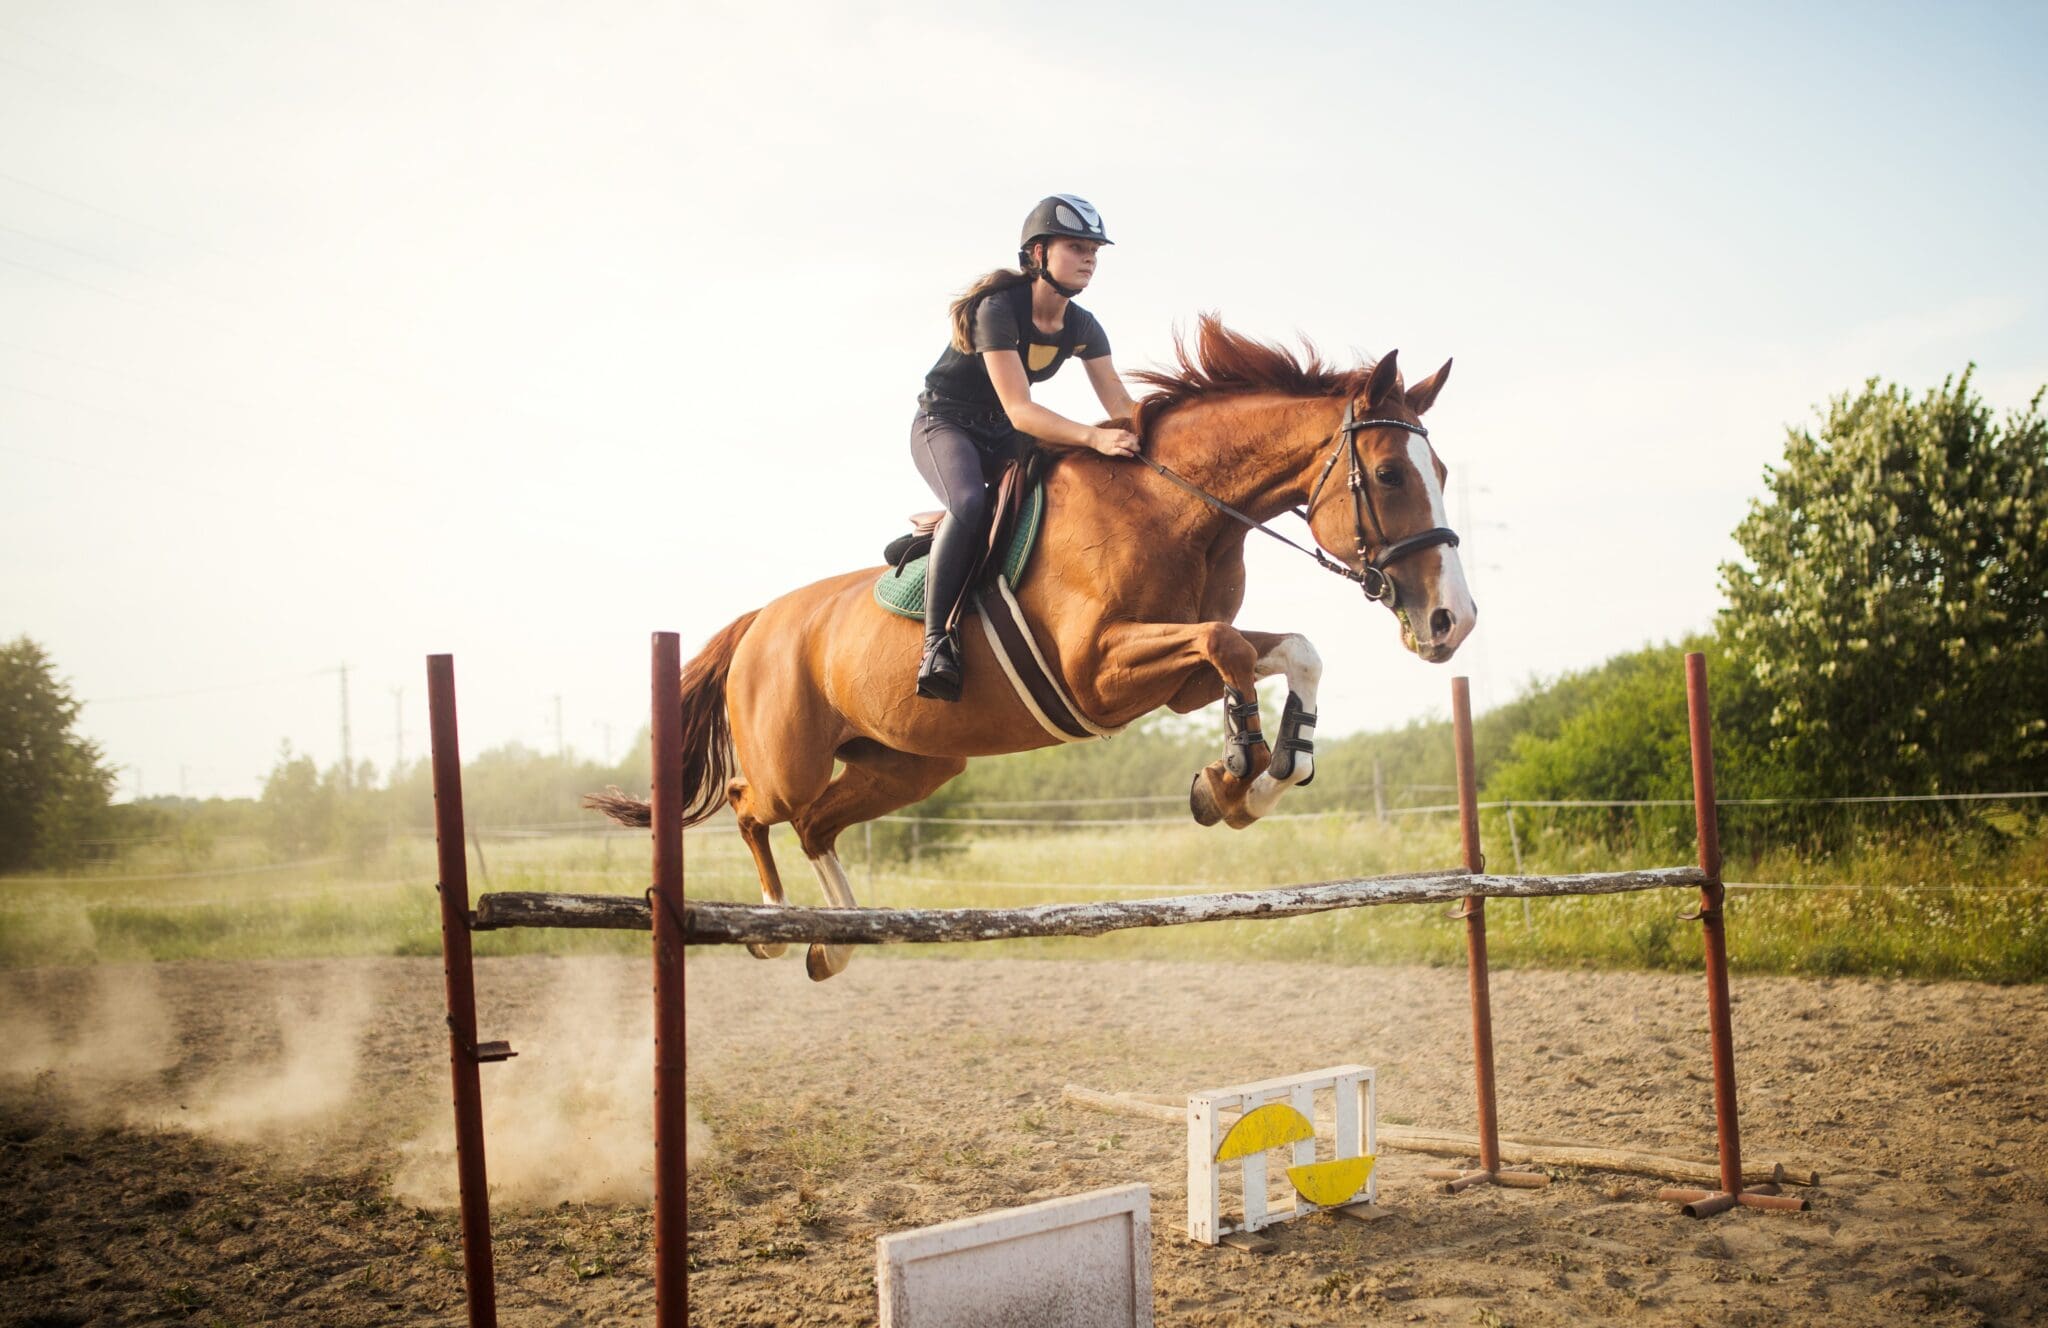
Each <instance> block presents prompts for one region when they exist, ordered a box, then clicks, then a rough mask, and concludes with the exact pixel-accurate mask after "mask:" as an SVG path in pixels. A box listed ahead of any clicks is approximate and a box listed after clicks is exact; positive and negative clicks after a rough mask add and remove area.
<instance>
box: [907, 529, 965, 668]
mask: <svg viewBox="0 0 2048 1328" xmlns="http://www.w3.org/2000/svg"><path fill="white" fill-rule="evenodd" d="M976 535H977V532H976V531H974V530H972V529H970V528H969V527H968V526H967V525H966V523H964V522H960V521H956V520H954V519H953V518H952V517H950V516H949V517H947V518H946V519H945V520H943V521H941V522H939V528H938V530H937V532H935V533H934V534H933V536H932V551H931V558H930V561H928V562H926V564H925V571H924V659H923V660H922V661H920V662H919V664H918V666H917V694H918V695H919V696H923V697H929V698H930V699H932V700H934V701H957V700H959V699H960V680H961V670H960V643H959V642H958V641H957V640H955V639H954V638H953V635H952V633H950V632H948V631H947V630H946V617H947V615H948V614H949V613H951V612H952V609H953V602H954V601H955V600H957V599H958V598H959V597H960V592H961V590H962V589H964V588H965V587H966V584H967V574H968V573H969V572H970V571H972V570H973V567H974V553H975V548H974V542H975V539H976Z"/></svg>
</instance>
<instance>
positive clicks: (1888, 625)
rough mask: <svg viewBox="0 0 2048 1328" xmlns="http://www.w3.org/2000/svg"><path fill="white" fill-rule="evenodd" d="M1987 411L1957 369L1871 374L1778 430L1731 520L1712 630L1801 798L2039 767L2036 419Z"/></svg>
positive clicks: (1985, 778)
mask: <svg viewBox="0 0 2048 1328" xmlns="http://www.w3.org/2000/svg"><path fill="white" fill-rule="evenodd" d="M2041 400H2042V397H2041V394H2038V393H2037V394H2036V395H2035V397H2034V400H2033V401H2032V403H2031V404H2030V405H2029V406H2028V407H2027V409H2026V410H2024V411H2018V412H2014V413H2013V414H2011V415H2010V416H2008V417H2007V418H2006V420H2005V421H2004V422H2003V423H2001V422H1999V421H1997V420H1995V419H1994V418H1993V416H1992V413H1991V412H1990V410H1988V409H1987V408H1986V407H1985V405H1984V404H1983V402H1982V401H1981V400H1980V399H1979V398H1978V397H1977V395H1976V394H1975V392H1974V391H1972V389H1971V386H1970V373H1969V372H1968V371H1965V372H1964V374H1963V375H1962V377H1961V378H1960V379H1949V380H1947V381H1945V382H1943V383H1942V385H1941V387H1940V388H1938V389H1936V390H1934V391H1930V392H1928V393H1926V394H1924V395H1923V396H1920V397H1918V398H1915V397H1913V396H1912V395H1911V394H1909V393H1908V392H1906V391H1905V390H1904V389H1903V388H1899V387H1896V386H1884V385H1881V384H1880V383H1879V382H1878V380H1876V379H1871V380H1870V381H1869V382H1868V383H1867V384H1866V385H1865V386H1864V388H1863V390H1862V391H1861V392H1860V393H1857V394H1855V395H1854V396H1849V395H1843V396H1841V397H1838V398H1836V399H1835V400H1834V401H1833V402H1831V403H1830V404H1829V408H1828V411H1827V414H1826V418H1825V420H1824V421H1823V423H1822V426H1821V429H1820V432H1819V433H1818V434H1817V435H1816V434H1814V433H1810V432H1807V431H1806V430H1803V429H1802V430H1797V431H1794V432H1793V433H1791V434H1790V436H1789V437H1788V439H1787V442H1786V446H1785V458H1784V462H1783V464H1782V465H1779V466H1777V467H1775V468H1772V469H1770V470H1767V471H1766V472H1765V481H1766V483H1767V484H1768V486H1769V490H1770V493H1769V496H1768V497H1767V498H1765V499H1762V500H1759V501H1756V502H1754V503H1752V504H1751V508H1750V513H1749V515H1748V517H1747V518H1745V519H1744V521H1743V522H1742V524H1741V525H1740V526H1739V527H1737V528H1736V531H1735V538H1736V540H1737V542H1738V543H1739V544H1740V545H1741V547H1742V552H1743V557H1744V561H1743V562H1740V563H1729V564H1724V565H1723V567H1722V569H1721V573H1722V584H1723V587H1724V589H1725V591H1726V593H1727V597H1728V607H1727V608H1726V609H1725V610H1724V611H1723V615H1722V619H1721V624H1720V626H1721V635H1722V638H1723V640H1724V641H1725V642H1726V643H1727V646H1728V650H1729V653H1730V656H1731V658H1732V659H1733V660H1734V662H1735V663H1736V665H1737V666H1738V667H1740V668H1742V669H1744V670H1745V671H1747V672H1749V673H1750V674H1751V675H1752V676H1753V677H1754V678H1755V680H1756V682H1757V683H1758V685H1759V686H1760V687H1761V688H1762V689H1763V691H1764V692H1766V693H1767V694H1768V695H1769V696H1770V698H1771V706H1770V708H1769V711H1768V714H1767V716H1766V717H1765V724H1766V726H1767V732H1768V738H1769V741H1770V743H1771V745H1772V747H1773V749H1774V750H1775V751H1776V752H1777V753H1778V754H1779V755H1780V756H1781V757H1782V758H1783V759H1784V761H1785V762H1786V764H1787V765H1788V766H1789V767H1791V768H1792V769H1794V770H1797V771H1798V772H1799V773H1800V774H1801V775H1802V776H1804V777H1805V778H1806V779H1807V780H1808V781H1810V782H1809V784H1808V790H1809V791H1811V792H1815V793H1822V792H1828V793H1843V792H1854V793H1863V792H1900V793H1920V792H1938V791H1954V790H1986V789H1990V788H1992V787H1994V786H1996V787H2009V786H2015V785H2017V786H2022V787H2031V788H2038V787H2040V786H2041V783H2040V781H2041V780H2042V779H2043V778H2048V718H2044V714H2043V712H2044V708H2048V707H2044V699H2048V685H2044V683H2043V679H2048V554H2044V548H2043V543H2044V534H2043V532H2044V530H2048V424H2044V421H2043V419H2042V416H2041Z"/></svg>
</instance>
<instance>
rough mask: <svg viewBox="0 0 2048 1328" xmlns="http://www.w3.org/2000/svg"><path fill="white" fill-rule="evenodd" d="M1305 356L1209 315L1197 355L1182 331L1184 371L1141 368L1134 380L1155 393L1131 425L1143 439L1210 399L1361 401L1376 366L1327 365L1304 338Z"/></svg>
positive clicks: (1176, 342) (1202, 323)
mask: <svg viewBox="0 0 2048 1328" xmlns="http://www.w3.org/2000/svg"><path fill="white" fill-rule="evenodd" d="M1301 350H1302V353H1301V355H1300V356H1299V357H1297V356H1296V355H1295V353H1294V352H1293V351H1291V350H1288V349H1287V348H1286V347H1285V346H1277V345H1274V344H1272V343H1271V342H1266V341H1259V340H1257V339H1256V338H1253V337H1248V336H1245V335H1243V334H1242V333H1238V332H1233V331H1231V330H1230V329H1229V328H1227V327H1225V326H1223V320H1222V319H1221V318H1219V317H1217V316H1216V315H1215V314H1213V313H1210V314H1203V315H1202V316H1201V318H1200V319H1199V320H1198V321H1197V323H1196V325H1195V347H1194V353H1193V354H1192V355H1191V354H1189V351H1188V342H1187V338H1185V337H1183V336H1182V335H1180V333H1178V332H1176V333H1175V334H1174V338H1173V354H1174V358H1175V359H1176V360H1178V361H1179V362H1180V369H1179V372H1171V371H1168V370H1164V369H1139V370H1135V371H1134V372H1132V373H1131V374H1130V377H1131V378H1133V379H1135V380H1137V381H1138V382H1140V383H1143V384H1145V385H1146V386H1147V387H1150V388H1151V389H1153V390H1152V392H1151V393H1150V394H1149V395H1147V396H1146V397H1145V398H1144V400H1142V401H1140V402H1139V403H1138V409H1137V411H1136V412H1135V415H1134V418H1133V419H1132V421H1131V426H1132V430H1133V432H1135V433H1137V434H1138V435H1139V437H1143V436H1144V435H1145V432H1146V430H1147V429H1149V428H1151V427H1152V426H1154V425H1156V424H1157V423H1158V422H1159V421H1160V419H1161V418H1163V417H1164V416H1165V414H1166V413H1167V412H1168V411H1170V410H1173V409H1175V408H1177V407H1180V406H1184V405H1187V404H1188V403H1189V402H1191V401H1200V400H1203V399H1204V398H1207V397H1214V396H1229V395H1238V394H1243V393H1248V392H1279V393H1283V394H1285V395H1287V396H1295V397H1336V396H1356V395H1357V394H1358V393H1360V392H1363V391H1364V390H1365V384H1366V380H1367V379H1369V378H1370V377H1371V376H1372V369H1373V364H1372V361H1370V360H1368V361H1367V362H1365V363H1364V364H1359V365H1354V366H1353V367H1351V368H1349V369H1338V368H1336V367H1334V366H1332V365H1327V364H1324V363H1323V361H1322V357H1321V356H1320V355H1318V354H1317V353H1316V348H1315V346H1314V345H1313V344H1311V343H1310V342H1309V341H1308V339H1307V338H1305V337H1304V338H1303V339H1302V343H1301Z"/></svg>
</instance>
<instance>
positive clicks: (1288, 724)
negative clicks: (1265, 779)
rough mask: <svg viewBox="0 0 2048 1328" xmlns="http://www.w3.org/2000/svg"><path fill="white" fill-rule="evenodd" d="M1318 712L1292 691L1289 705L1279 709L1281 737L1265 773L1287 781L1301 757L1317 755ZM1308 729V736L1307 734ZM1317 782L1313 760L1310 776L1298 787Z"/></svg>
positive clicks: (1305, 786) (1274, 747) (1288, 697)
mask: <svg viewBox="0 0 2048 1328" xmlns="http://www.w3.org/2000/svg"><path fill="white" fill-rule="evenodd" d="M1315 727H1316V717H1315V712H1314V711H1311V710H1309V709H1308V708H1307V707H1306V706H1304V705H1302V703H1301V698H1300V697H1299V696H1296V695H1295V694H1294V693H1293V692H1289V693H1288V694H1287V708H1286V709H1284V710H1282V711H1281V712H1280V740H1279V741H1278V742H1276V743H1275V744H1274V745H1273V764H1272V765H1270V766H1268V767H1267V768H1266V773H1267V774H1269V775H1271V776H1272V777H1273V778H1274V779H1276V780H1279V781H1281V782H1282V783H1285V782H1286V781H1287V780H1288V779H1290V778H1292V777H1293V775H1294V763H1295V761H1296V760H1297V759H1299V757H1298V756H1297V755H1296V754H1297V753H1299V755H1300V756H1307V757H1314V756H1315V754H1316V740H1315V736H1314V734H1315ZM1304 730H1306V731H1307V733H1308V735H1309V736H1306V737H1304V736H1303V731H1304ZM1315 782H1316V772H1315V768H1314V765H1313V763H1311V765H1310V768H1309V772H1308V778H1307V779H1304V780H1302V781H1301V782H1300V783H1299V784H1296V785H1295V786H1294V787H1296V788H1307V787H1308V786H1309V785H1310V784H1313V783H1315Z"/></svg>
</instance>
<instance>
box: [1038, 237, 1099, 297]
mask: <svg viewBox="0 0 2048 1328" xmlns="http://www.w3.org/2000/svg"><path fill="white" fill-rule="evenodd" d="M1100 248H1102V245H1101V243H1100V242H1099V241H1096V240H1075V239H1070V238H1067V237H1066V236H1061V237H1060V238H1059V239H1056V240H1053V241H1051V242H1049V243H1048V244H1047V245H1046V253H1045V270H1046V271H1047V272H1049V273H1051V274H1052V279H1053V280H1054V281H1057V282H1059V283H1060V285H1062V286H1073V287H1076V288H1078V287H1083V286H1086V285H1087V284H1088V282H1089V280H1090V279H1091V278H1093V277H1094V275H1095V251H1096V250H1098V249H1100Z"/></svg>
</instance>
